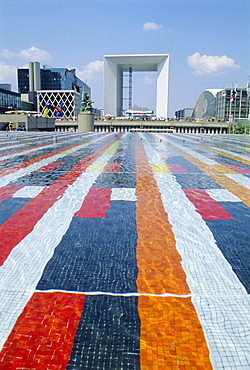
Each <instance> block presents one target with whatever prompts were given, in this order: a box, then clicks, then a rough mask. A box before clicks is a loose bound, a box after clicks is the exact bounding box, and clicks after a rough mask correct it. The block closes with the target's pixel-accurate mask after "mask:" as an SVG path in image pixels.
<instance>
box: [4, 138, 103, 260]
mask: <svg viewBox="0 0 250 370" xmlns="http://www.w3.org/2000/svg"><path fill="white" fill-rule="evenodd" d="M108 147H109V144H106V145H104V146H103V147H102V148H100V149H98V150H95V151H94V152H93V153H91V154H90V155H88V156H87V157H86V158H84V159H83V160H82V161H81V162H79V163H77V164H76V165H75V166H74V167H73V168H72V169H71V170H70V171H68V172H66V173H65V174H63V175H62V176H60V177H58V178H57V180H56V181H55V182H54V183H52V184H50V185H48V186H47V187H45V188H44V189H43V190H42V191H41V192H40V193H39V194H38V195H37V196H36V197H35V198H32V199H30V200H29V201H28V203H26V205H25V206H23V207H22V208H21V209H20V210H18V211H17V212H16V213H14V215H13V216H12V217H10V218H9V219H8V220H7V221H6V222H4V223H3V224H2V225H0V235H1V239H0V265H2V264H3V263H4V261H5V260H6V258H7V257H8V255H9V254H10V252H11V251H12V249H13V248H14V247H15V246H16V245H17V244H18V243H20V241H21V240H22V239H23V238H24V237H25V236H26V235H28V234H29V233H30V232H31V231H32V230H33V228H34V226H35V224H36V223H37V222H38V221H39V220H40V218H41V217H42V216H43V215H44V213H45V212H46V211H47V210H48V209H49V208H50V207H52V205H53V204H54V203H55V202H56V200H57V199H58V197H59V196H62V194H63V193H64V192H65V190H66V189H67V187H68V186H69V185H71V184H73V183H74V182H75V181H76V179H77V178H78V177H79V176H80V175H81V174H82V172H83V171H85V170H86V168H87V167H88V166H89V165H90V164H92V163H93V162H94V161H95V160H96V159H97V158H98V157H99V156H100V155H101V154H102V153H103V152H104V151H105V150H106V149H107V148H108ZM23 220H25V223H24V222H23Z"/></svg>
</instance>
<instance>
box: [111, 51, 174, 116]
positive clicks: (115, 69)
mask: <svg viewBox="0 0 250 370" xmlns="http://www.w3.org/2000/svg"><path fill="white" fill-rule="evenodd" d="M143 71H156V72H157V91H156V116H157V117H162V118H167V117H168V76H169V54H146V55H143V54H138V55H106V56H104V114H105V115H107V114H110V115H112V116H116V117H120V116H122V114H123V111H124V108H123V107H124V104H123V103H124V88H125V86H124V78H123V77H124V76H123V75H124V73H128V74H129V86H128V89H129V93H128V99H129V104H128V107H129V109H131V108H132V73H133V72H143Z"/></svg>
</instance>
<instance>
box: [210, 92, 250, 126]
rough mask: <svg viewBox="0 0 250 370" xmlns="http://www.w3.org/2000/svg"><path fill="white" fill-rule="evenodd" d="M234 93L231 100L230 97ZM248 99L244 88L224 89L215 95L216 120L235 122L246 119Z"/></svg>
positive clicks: (248, 106) (249, 102) (249, 99)
mask: <svg viewBox="0 0 250 370" xmlns="http://www.w3.org/2000/svg"><path fill="white" fill-rule="evenodd" d="M234 91H236V95H235V97H234V98H233V97H232V95H233V94H234ZM249 108H250V97H248V96H247V89H246V88H236V89H235V90H234V89H224V90H222V91H220V92H218V93H217V95H216V118H217V119H218V120H221V121H225V122H227V121H230V122H232V121H235V120H237V119H241V118H248V114H249Z"/></svg>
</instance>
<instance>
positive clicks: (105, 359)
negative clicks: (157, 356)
mask: <svg viewBox="0 0 250 370" xmlns="http://www.w3.org/2000/svg"><path fill="white" fill-rule="evenodd" d="M137 301H138V298H137V297H112V296H87V297H86V298H85V304H84V310H83V313H82V317H81V320H80V323H79V326H78V329H77V332H76V335H75V341H74V345H73V348H72V353H71V357H70V360H69V363H68V365H67V367H66V369H67V370H76V369H82V370H83V369H86V370H90V369H93V370H94V369H95V370H100V369H101V370H112V369H113V370H120V369H123V370H139V369H140V358H139V351H140V319H139V315H138V309H137Z"/></svg>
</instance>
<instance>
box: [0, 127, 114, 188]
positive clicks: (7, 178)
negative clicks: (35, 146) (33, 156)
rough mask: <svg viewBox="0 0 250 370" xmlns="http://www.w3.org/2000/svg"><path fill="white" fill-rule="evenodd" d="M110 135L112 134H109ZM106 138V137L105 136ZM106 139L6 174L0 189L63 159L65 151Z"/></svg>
mask: <svg viewBox="0 0 250 370" xmlns="http://www.w3.org/2000/svg"><path fill="white" fill-rule="evenodd" d="M111 135H112V134H111ZM106 137H107V136H106ZM106 137H102V138H97V139H94V140H92V141H91V142H88V143H84V144H81V145H77V146H75V147H74V148H72V149H69V150H66V149H65V148H62V152H61V153H59V154H55V155H53V156H52V157H49V158H45V159H42V160H41V161H39V162H36V163H33V164H31V165H30V166H28V167H25V168H21V169H20V170H18V171H16V172H14V173H11V174H8V175H5V176H3V177H1V178H0V187H1V186H6V185H8V184H9V183H10V182H12V181H16V180H17V179H18V178H19V177H22V176H25V175H28V174H30V173H31V172H32V171H35V170H37V169H38V168H40V167H43V166H46V165H48V164H49V163H52V162H55V161H57V160H58V159H59V158H61V157H64V156H65V155H66V154H65V151H67V153H68V154H70V153H73V152H76V151H77V150H79V149H82V148H85V147H87V146H89V145H92V144H93V143H94V142H98V141H100V142H101V141H103V140H104V139H105V138H106Z"/></svg>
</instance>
